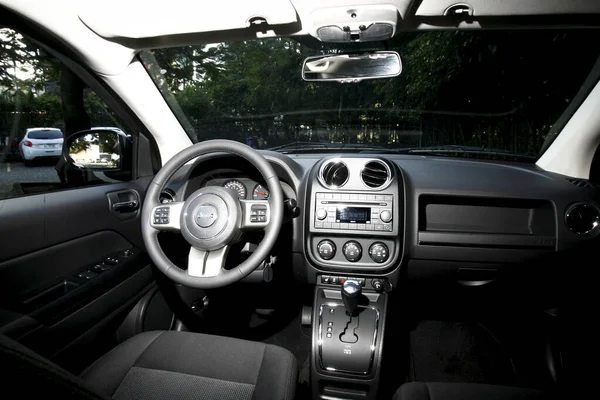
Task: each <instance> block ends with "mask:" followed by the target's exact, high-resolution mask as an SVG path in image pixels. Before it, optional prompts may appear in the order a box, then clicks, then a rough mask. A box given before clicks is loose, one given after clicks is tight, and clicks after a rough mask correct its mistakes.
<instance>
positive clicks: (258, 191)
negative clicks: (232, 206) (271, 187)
mask: <svg viewBox="0 0 600 400" xmlns="http://www.w3.org/2000/svg"><path fill="white" fill-rule="evenodd" d="M252 198H253V199H254V200H267V199H268V198H269V191H268V190H267V189H265V187H264V186H263V185H261V184H257V185H256V186H254V191H253V192H252Z"/></svg>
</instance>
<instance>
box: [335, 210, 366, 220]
mask: <svg viewBox="0 0 600 400" xmlns="http://www.w3.org/2000/svg"><path fill="white" fill-rule="evenodd" d="M335 220H336V222H342V223H348V222H350V223H356V224H370V223H371V209H370V208H369V207H344V208H338V209H337V210H336V213H335Z"/></svg>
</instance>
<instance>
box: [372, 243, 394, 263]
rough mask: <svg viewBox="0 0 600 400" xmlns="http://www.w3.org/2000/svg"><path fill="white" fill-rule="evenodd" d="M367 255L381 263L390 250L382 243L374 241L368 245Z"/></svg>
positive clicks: (385, 259)
mask: <svg viewBox="0 0 600 400" xmlns="http://www.w3.org/2000/svg"><path fill="white" fill-rule="evenodd" d="M369 256H371V260H373V261H375V262H376V263H378V264H381V263H383V262H386V261H387V259H388V258H389V256H390V251H389V249H388V247H387V246H386V245H385V244H384V243H381V242H375V243H373V244H372V245H371V246H370V247H369Z"/></svg>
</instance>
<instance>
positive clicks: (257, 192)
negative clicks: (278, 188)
mask: <svg viewBox="0 0 600 400" xmlns="http://www.w3.org/2000/svg"><path fill="white" fill-rule="evenodd" d="M255 193H256V194H260V195H261V196H264V195H265V192H259V191H258V190H257V191H256V192H255Z"/></svg>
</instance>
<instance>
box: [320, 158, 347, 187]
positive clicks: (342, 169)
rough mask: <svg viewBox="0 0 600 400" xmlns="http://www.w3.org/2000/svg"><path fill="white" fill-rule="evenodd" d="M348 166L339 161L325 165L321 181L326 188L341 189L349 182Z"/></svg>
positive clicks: (322, 168) (332, 161)
mask: <svg viewBox="0 0 600 400" xmlns="http://www.w3.org/2000/svg"><path fill="white" fill-rule="evenodd" d="M348 176H349V172H348V166H347V165H346V164H344V162H342V161H339V160H331V161H328V162H326V163H325V164H323V166H322V167H321V172H320V173H319V179H320V180H321V183H322V184H323V185H324V186H327V187H329V188H339V187H342V186H344V184H346V182H347V181H348Z"/></svg>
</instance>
